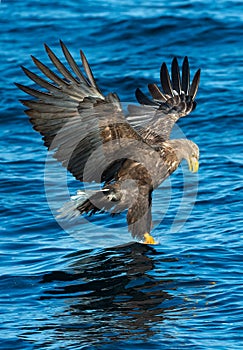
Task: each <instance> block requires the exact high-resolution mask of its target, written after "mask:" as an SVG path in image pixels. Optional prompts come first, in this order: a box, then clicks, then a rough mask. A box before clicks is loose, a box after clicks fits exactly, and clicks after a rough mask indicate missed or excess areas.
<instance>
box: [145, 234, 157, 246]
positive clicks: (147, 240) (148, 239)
mask: <svg viewBox="0 0 243 350" xmlns="http://www.w3.org/2000/svg"><path fill="white" fill-rule="evenodd" d="M143 243H144V244H158V242H156V241H155V240H154V238H153V237H152V236H151V235H150V234H149V233H148V232H146V233H145V234H144V241H143Z"/></svg>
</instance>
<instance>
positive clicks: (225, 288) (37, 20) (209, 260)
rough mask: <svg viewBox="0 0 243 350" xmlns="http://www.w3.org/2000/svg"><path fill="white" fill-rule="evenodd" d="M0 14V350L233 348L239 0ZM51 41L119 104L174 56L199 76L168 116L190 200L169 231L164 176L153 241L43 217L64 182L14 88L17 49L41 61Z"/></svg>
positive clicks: (177, 193)
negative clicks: (192, 93)
mask: <svg viewBox="0 0 243 350" xmlns="http://www.w3.org/2000/svg"><path fill="white" fill-rule="evenodd" d="M0 12H1V25H2V30H1V34H0V53H1V55H0V70H1V81H0V94H1V101H2V103H1V111H0V113H1V118H0V133H1V138H0V146H1V155H0V158H1V178H2V179H1V184H0V193H1V214H2V216H1V222H0V226H1V242H0V244H1V246H0V252H1V260H0V290H1V295H0V314H1V325H0V339H1V341H0V348H1V349H4V350H7V349H21V350H22V349H102V350H103V349H142V350H143V349H156V350H157V349H189V348H190V349H191V348H193V349H198V350H199V349H200V350H201V349H227V350H229V349H232V350H237V349H243V342H242V330H243V324H242V311H243V307H242V297H243V293H242V267H243V266H242V222H243V220H242V197H243V195H242V166H243V157H242V127H243V122H242V111H243V103H242V76H243V74H242V72H243V68H242V67H243V58H242V57H243V47H242V40H243V35H242V33H243V21H242V20H243V4H242V2H241V1H237V0H234V1H230V0H218V1H214V2H209V1H206V0H202V1H190V0H185V1H170V2H167V1H153V2H150V1H147V0H142V1H140V2H137V1H135V0H125V1H122V2H117V1H115V0H106V1H102V0H100V1H99V0H92V1H89V0H82V1H75V2H73V1H70V0H66V1H63V0H61V1H53V2H50V1H46V0H40V1H38V2H33V1H28V0H26V1H7V0H5V1H2V2H1V4H0ZM59 39H62V40H63V41H64V42H65V43H66V44H67V45H68V47H69V49H70V51H71V52H72V53H73V55H74V57H75V58H77V59H78V55H79V53H78V52H79V49H81V48H82V49H83V50H84V52H85V53H86V55H87V57H88V59H89V61H90V63H91V66H92V68H93V71H94V74H95V76H96V78H97V81H98V83H99V85H100V87H101V89H102V91H103V92H104V93H108V92H110V91H115V92H117V93H118V94H119V96H120V98H121V100H122V101H124V104H126V103H127V102H135V96H134V91H135V89H136V88H137V87H140V88H142V89H143V90H144V91H146V85H147V83H149V82H157V83H158V82H159V69H160V65H161V63H162V62H163V61H165V62H166V63H168V64H169V63H170V62H171V59H172V58H173V57H174V56H177V57H178V59H179V61H180V62H181V61H182V58H183V57H184V56H185V55H188V56H189V59H190V64H191V68H192V71H193V72H195V70H196V69H197V68H198V67H201V69H202V76H201V83H200V89H199V93H198V98H197V102H198V106H197V109H196V110H195V111H194V112H193V114H191V115H190V116H188V117H187V118H184V119H182V120H180V121H179V126H180V130H181V131H182V132H184V133H185V135H186V136H187V137H188V138H190V139H192V140H193V141H195V142H196V143H197V144H198V145H199V147H200V152H201V159H200V171H199V173H198V177H195V176H194V177H193V176H192V177H191V181H192V182H193V181H194V183H196V187H197V191H196V192H197V193H196V199H195V203H194V197H193V194H192V193H191V192H190V191H189V197H190V195H191V196H192V197H193V201H192V202H193V204H194V205H193V206H190V202H188V203H186V205H188V207H186V205H185V207H183V210H185V211H186V216H188V218H187V221H186V222H184V221H185V217H186V216H183V213H181V216H180V217H179V218H178V222H180V220H181V221H182V222H183V225H181V226H180V225H179V227H180V229H178V226H176V225H175V221H174V219H175V215H176V213H177V212H178V201H181V198H182V197H181V193H182V190H183V184H182V179H183V174H182V173H183V172H182V170H181V169H178V171H177V172H176V173H174V174H173V175H172V177H171V180H170V181H171V182H173V190H172V193H170V191H169V189H170V188H171V186H170V181H168V182H166V184H164V185H163V186H162V187H161V188H160V189H158V190H157V191H156V194H155V196H154V206H153V216H154V220H155V222H156V223H157V224H156V225H155V228H154V235H155V237H156V238H157V239H158V240H159V241H160V244H159V245H157V246H153V247H152V246H145V245H142V244H139V243H136V242H132V241H131V237H130V236H129V234H128V233H127V230H126V226H125V225H124V222H125V217H124V216H122V215H121V216H120V217H117V218H115V219H114V218H110V217H109V216H107V215H101V216H99V217H96V218H94V219H93V221H92V222H91V223H89V222H87V221H86V222H82V221H81V222H79V223H77V224H76V225H72V226H71V225H70V227H61V226H60V225H59V224H58V223H57V222H56V220H55V218H54V216H53V215H52V211H53V212H54V211H55V209H56V208H57V207H58V206H61V204H62V201H63V198H64V197H65V193H64V192H65V191H64V190H65V189H64V188H63V186H62V181H61V179H64V180H65V179H66V178H65V176H66V173H65V172H64V170H63V169H62V168H61V167H60V166H59V165H58V164H56V163H55V162H52V163H50V160H49V159H48V161H47V152H46V149H45V148H44V146H43V145H42V140H41V137H40V136H39V135H38V134H37V133H36V132H35V131H33V130H32V128H31V125H30V123H29V121H28V118H27V116H26V115H24V113H23V107H22V106H21V104H20V103H19V101H18V99H20V98H23V96H24V95H23V94H22V93H21V92H20V91H19V90H17V88H16V87H15V85H14V82H19V83H22V84H26V83H27V78H26V77H25V76H24V74H23V73H22V71H21V69H20V67H19V66H20V65H24V66H26V67H28V68H31V67H32V68H33V64H32V63H31V59H30V55H31V54H32V55H35V56H37V57H38V58H39V59H42V60H43V62H45V63H47V62H48V59H47V56H46V54H45V52H44V49H43V43H48V44H49V45H50V46H51V47H52V48H53V49H54V50H55V52H57V53H60V52H61V51H60V47H59ZM188 176H189V175H188ZM187 179H188V178H187ZM57 180H58V181H57ZM67 180H68V184H69V189H68V190H69V191H70V192H71V193H72V194H74V193H75V190H76V189H77V188H79V184H77V182H76V181H75V180H73V179H72V177H71V176H68V179H67ZM189 180H190V179H189ZM189 183H190V181H189ZM178 198H179V199H178ZM188 213H189V215H188ZM162 219H163V220H162Z"/></svg>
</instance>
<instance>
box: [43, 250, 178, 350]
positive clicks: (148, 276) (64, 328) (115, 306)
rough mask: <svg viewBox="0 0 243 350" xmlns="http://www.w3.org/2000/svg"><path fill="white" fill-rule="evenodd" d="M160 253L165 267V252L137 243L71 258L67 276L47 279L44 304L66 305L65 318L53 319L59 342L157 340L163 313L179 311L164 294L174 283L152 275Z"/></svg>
mask: <svg viewBox="0 0 243 350" xmlns="http://www.w3.org/2000/svg"><path fill="white" fill-rule="evenodd" d="M158 254H159V255H160V259H159V260H160V263H161V261H162V262H163V254H162V253H161V252H157V251H156V249H154V248H153V247H152V246H148V245H144V244H139V243H130V244H126V245H123V246H118V247H115V248H110V249H103V250H100V251H94V250H87V251H81V252H77V253H74V254H71V255H69V256H67V259H68V262H69V263H68V268H67V269H65V271H54V272H51V273H48V274H46V275H44V276H43V278H42V281H41V283H43V284H45V287H46V286H48V285H49V284H50V287H51V288H49V286H48V288H47V289H46V288H45V292H44V294H43V295H42V296H41V300H51V301H52V303H55V299H59V301H60V299H63V300H65V304H64V309H65V311H64V314H63V313H62V315H60V317H59V315H55V319H56V321H57V322H56V328H55V332H56V333H57V334H58V337H59V338H60V337H63V338H66V337H69V336H71V337H74V338H75V342H77V340H79V341H80V342H82V343H83V342H85V343H89V344H95V343H96V342H97V341H98V342H100V341H102V342H104V343H107V342H111V341H114V340H116V341H117V340H124V339H125V340H128V339H139V340H142V339H143V337H144V339H146V340H148V338H149V337H151V336H153V335H154V334H155V333H156V330H155V329H154V327H155V326H156V325H158V324H161V323H162V322H163V320H164V318H165V311H166V310H172V309H173V308H174V307H178V300H177V302H173V299H174V297H173V295H172V294H170V293H168V292H167V291H164V290H165V289H166V290H171V291H172V290H173V289H175V286H173V281H172V280H169V279H168V277H167V278H165V277H164V278H163V271H162V273H161V277H158V276H154V275H153V270H154V267H155V263H156V258H158ZM161 254H162V257H161ZM172 260H173V261H177V259H172ZM172 260H170V261H172ZM170 261H169V260H168V259H166V258H165V259H164V262H165V263H167V264H168V263H170ZM165 268H166V267H165ZM180 303H182V301H180ZM64 315H66V316H64ZM58 318H59V320H58ZM43 330H45V329H43ZM68 334H69V335H68Z"/></svg>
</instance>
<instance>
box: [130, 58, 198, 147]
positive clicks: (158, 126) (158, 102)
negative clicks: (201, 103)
mask: <svg viewBox="0 0 243 350" xmlns="http://www.w3.org/2000/svg"><path fill="white" fill-rule="evenodd" d="M199 80H200V69H198V70H197V72H196V73H195V75H194V77H193V79H192V83H191V84H190V67H189V62H188V58H187V57H185V58H184V61H183V64H182V75H181V76H180V69H179V65H178V61H177V59H176V58H174V59H173V61H172V64H171V79H170V76H169V72H168V69H167V66H166V64H165V63H163V64H162V66H161V70H160V81H161V86H162V88H163V92H162V91H161V90H160V89H159V87H158V86H157V85H156V84H148V89H149V92H150V94H151V96H152V100H151V99H149V98H148V97H147V96H146V95H144V94H143V92H142V91H141V90H140V89H137V90H136V98H137V100H138V102H139V103H140V104H141V106H135V105H130V106H128V110H129V115H128V116H127V120H128V121H129V123H130V124H131V125H132V126H134V128H135V129H136V130H138V131H139V133H140V134H141V135H142V136H143V138H144V139H145V140H146V141H147V142H148V143H151V144H153V143H156V141H157V140H159V141H165V140H167V139H169V137H170V133H171V130H172V128H173V125H174V124H175V122H176V121H177V120H178V119H179V118H180V117H184V116H186V115H187V114H189V113H190V112H191V111H192V110H193V109H195V107H196V101H195V97H196V94H197V90H198V85H199Z"/></svg>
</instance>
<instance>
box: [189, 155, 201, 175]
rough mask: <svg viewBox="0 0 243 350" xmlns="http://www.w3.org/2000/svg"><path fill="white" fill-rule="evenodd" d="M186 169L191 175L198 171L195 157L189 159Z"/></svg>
mask: <svg viewBox="0 0 243 350" xmlns="http://www.w3.org/2000/svg"><path fill="white" fill-rule="evenodd" d="M188 167H189V170H190V171H191V172H192V173H196V172H197V171H198V169H199V162H198V160H197V158H195V157H191V158H189V160H188Z"/></svg>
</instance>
